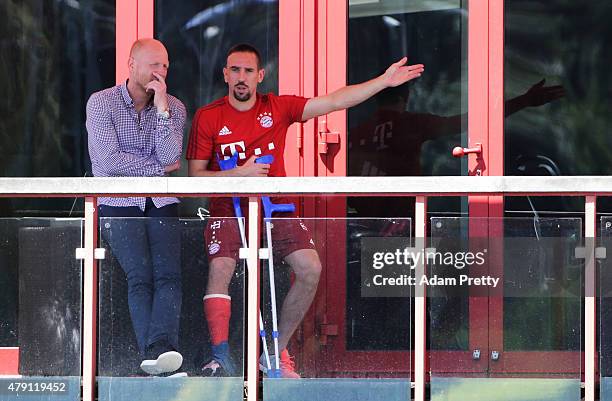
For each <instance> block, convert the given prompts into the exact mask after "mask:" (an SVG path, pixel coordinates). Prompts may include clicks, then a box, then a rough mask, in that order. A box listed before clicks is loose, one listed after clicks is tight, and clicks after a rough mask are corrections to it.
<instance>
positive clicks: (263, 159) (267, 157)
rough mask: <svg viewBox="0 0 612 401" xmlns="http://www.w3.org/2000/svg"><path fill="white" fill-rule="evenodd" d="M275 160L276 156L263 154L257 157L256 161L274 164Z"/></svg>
mask: <svg viewBox="0 0 612 401" xmlns="http://www.w3.org/2000/svg"><path fill="white" fill-rule="evenodd" d="M273 162H274V156H272V155H263V156H260V157H258V158H257V159H255V163H261V164H272V163H273Z"/></svg>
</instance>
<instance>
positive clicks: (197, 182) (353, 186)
mask: <svg viewBox="0 0 612 401" xmlns="http://www.w3.org/2000/svg"><path fill="white" fill-rule="evenodd" d="M230 194H232V195H244V196H249V195H251V196H253V195H255V196H258V195H275V194H286V195H302V196H317V195H326V194H327V195H339V196H341V195H347V196H381V195H395V196H397V195H406V196H415V195H422V196H448V195H467V194H481V195H502V194H506V195H522V194H525V195H526V194H529V195H612V176H563V177H551V176H531V177H526V176H507V177H501V176H485V177H474V176H470V177H468V176H438V177H263V178H257V177H94V178H70V177H61V178H60V177H45V178H30V177H28V178H0V196H2V197H6V196H10V195H18V196H37V195H41V196H44V197H73V196H108V195H116V196H119V195H121V196H128V195H141V196H142V195H179V196H223V195H230Z"/></svg>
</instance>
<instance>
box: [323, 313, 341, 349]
mask: <svg viewBox="0 0 612 401" xmlns="http://www.w3.org/2000/svg"><path fill="white" fill-rule="evenodd" d="M337 335H338V325H337V324H330V323H328V321H327V315H323V322H322V323H321V324H319V343H320V344H321V345H327V343H328V337H332V336H337Z"/></svg>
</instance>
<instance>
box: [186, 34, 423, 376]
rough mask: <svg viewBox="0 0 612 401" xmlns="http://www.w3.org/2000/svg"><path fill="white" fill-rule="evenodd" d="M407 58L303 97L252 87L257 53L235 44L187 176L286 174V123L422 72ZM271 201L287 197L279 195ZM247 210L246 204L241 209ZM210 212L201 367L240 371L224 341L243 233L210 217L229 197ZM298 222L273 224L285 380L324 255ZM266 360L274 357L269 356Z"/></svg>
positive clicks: (190, 152) (225, 207)
mask: <svg viewBox="0 0 612 401" xmlns="http://www.w3.org/2000/svg"><path fill="white" fill-rule="evenodd" d="M406 61H407V59H406V58H405V57H404V58H403V59H401V60H399V61H398V62H396V63H394V64H392V65H391V66H390V67H389V68H388V69H387V71H385V73H384V74H382V75H381V76H379V77H376V78H374V79H372V80H370V81H367V82H364V83H361V84H357V85H350V86H345V87H344V88H341V89H338V90H337V91H335V92H332V93H330V94H327V95H324V96H318V97H315V98H311V99H306V98H303V97H299V96H276V95H274V94H272V93H269V94H266V95H262V94H259V93H257V85H258V84H259V83H261V82H262V81H263V79H264V76H265V71H264V70H263V69H262V68H261V64H262V63H261V58H260V56H259V52H258V51H257V49H255V48H254V47H252V46H250V45H247V44H239V45H236V46H234V47H232V48H231V49H230V50H229V52H228V56H227V65H226V67H225V68H224V69H223V78H224V80H225V82H226V83H227V85H228V89H229V93H228V95H227V96H224V97H223V98H221V99H219V100H216V101H214V102H212V103H210V104H209V105H206V106H204V107H201V108H200V109H198V111H197V112H196V115H195V117H194V119H193V123H192V127H191V133H190V137H189V145H188V148H187V159H188V160H189V175H190V176H199V177H213V176H217V177H222V176H242V177H246V176H250V177H266V176H272V177H283V176H285V166H284V161H283V153H284V147H285V137H286V134H287V128H288V127H289V126H290V125H291V124H293V123H295V122H303V121H306V120H309V119H311V118H314V117H318V116H321V115H324V114H328V113H331V112H333V111H337V110H342V109H345V108H348V107H351V106H354V105H356V104H359V103H361V102H363V101H364V100H366V99H368V98H370V97H371V96H373V95H375V94H376V93H378V92H380V91H381V90H383V89H385V88H387V87H394V86H398V85H401V84H403V83H404V82H407V81H409V80H411V79H414V78H417V77H419V76H420V75H421V73H422V72H423V70H424V67H423V65H421V64H419V65H411V66H406V65H405V64H406ZM234 154H237V155H238V166H237V167H236V168H235V169H232V170H224V171H221V170H220V168H219V164H218V159H219V158H224V159H227V158H229V157H231V156H232V155H234ZM262 155H273V156H274V162H273V163H272V164H260V163H255V160H256V159H257V158H258V157H259V156H262ZM273 201H274V203H287V200H286V199H285V200H283V199H282V198H276V199H274V200H273ZM245 206H246V205H245ZM246 210H247V208H246V207H244V206H243V211H246ZM210 212H211V217H212V218H211V219H210V220H209V222H208V225H207V227H206V233H205V236H206V247H207V253H208V259H209V265H210V270H209V277H208V284H207V288H206V295H205V297H204V312H205V315H206V320H207V322H208V327H209V331H210V335H211V341H212V359H211V360H210V361H209V362H208V363H206V364H205V365H204V366H203V367H202V370H203V374H204V375H206V376H234V375H236V374H237V372H236V370H235V366H234V364H233V363H232V358H231V356H230V352H229V346H228V337H229V335H228V332H229V320H230V310H231V298H230V297H229V295H228V287H229V283H230V280H231V277H232V274H233V272H234V269H235V267H236V263H237V261H238V249H239V248H240V247H241V240H240V233H239V231H238V225H237V223H236V222H235V221H234V220H231V219H228V220H223V219H217V218H215V217H222V216H223V217H226V216H227V217H229V216H234V209H233V205H232V201H231V199H228V198H213V199H212V200H211V203H210ZM275 217H295V214H293V213H279V214H277V215H275ZM300 223H301V222H300V221H299V220H298V219H288V220H287V221H286V223H283V224H281V223H280V222H279V221H277V222H275V224H274V234H275V238H274V243H273V247H272V248H273V249H274V254H275V256H277V255H278V257H280V258H281V259H283V260H284V261H285V262H286V263H287V264H289V266H290V267H291V269H292V270H293V272H294V274H295V280H294V282H293V285H292V286H291V289H290V290H289V292H288V293H287V296H286V297H285V300H284V302H283V305H282V307H281V312H280V320H279V325H278V331H279V338H278V342H279V350H280V353H281V355H280V361H281V363H280V370H281V376H282V377H285V378H299V375H298V374H297V373H296V372H295V371H294V369H293V363H292V362H291V360H290V358H289V354H288V352H287V350H286V347H287V344H288V342H289V339H290V338H291V336H292V335H293V332H294V331H295V329H296V328H297V327H298V325H299V324H300V322H301V321H302V319H303V317H304V315H305V314H306V312H307V311H308V308H309V307H310V304H311V303H312V300H313V298H314V295H315V293H316V290H317V284H318V282H319V276H320V273H321V261H320V260H319V255H318V254H317V252H316V250H315V249H314V242H313V241H312V239H311V238H310V234H309V233H308V231H307V229H306V227H305V226H304V225H303V224H300ZM277 260H278V259H277ZM270 359H271V360H274V358H273V357H271V358H270Z"/></svg>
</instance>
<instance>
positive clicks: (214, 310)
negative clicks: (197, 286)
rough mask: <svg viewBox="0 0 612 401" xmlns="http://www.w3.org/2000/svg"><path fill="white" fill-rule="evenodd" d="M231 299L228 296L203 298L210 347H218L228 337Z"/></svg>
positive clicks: (217, 295) (218, 295)
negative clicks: (210, 342)
mask: <svg viewBox="0 0 612 401" xmlns="http://www.w3.org/2000/svg"><path fill="white" fill-rule="evenodd" d="M231 314H232V299H231V298H230V297H229V296H228V295H223V294H210V295H206V296H205V297H204V316H206V321H207V322H208V332H209V333H210V339H211V341H212V345H219V344H221V343H222V342H224V341H227V339H228V337H229V321H230V316H231Z"/></svg>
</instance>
